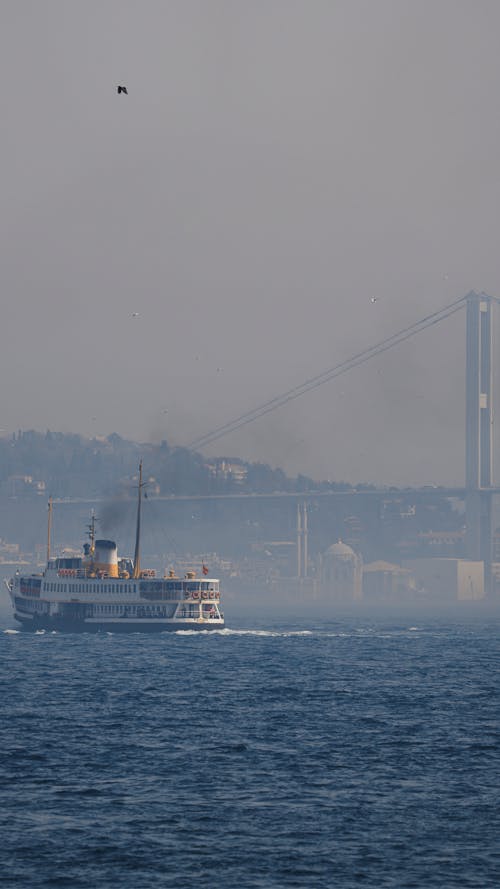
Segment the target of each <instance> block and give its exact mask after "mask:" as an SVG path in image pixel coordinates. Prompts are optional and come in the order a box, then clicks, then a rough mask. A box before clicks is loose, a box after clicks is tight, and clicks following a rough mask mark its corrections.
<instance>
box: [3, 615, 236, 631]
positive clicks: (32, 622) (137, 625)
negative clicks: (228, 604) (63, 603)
mask: <svg viewBox="0 0 500 889" xmlns="http://www.w3.org/2000/svg"><path fill="white" fill-rule="evenodd" d="M14 617H15V619H16V621H18V623H20V624H21V629H22V630H24V631H27V632H30V633H35V632H37V631H40V630H45V631H46V632H49V633H50V632H54V631H55V632H58V633H177V632H179V630H183V631H186V630H190V631H195V632H213V631H214V630H223V629H224V621H223V620H220V621H215V620H211V621H205V620H195V621H182V620H175V621H174V620H165V621H162V620H126V619H125V620H123V619H122V620H116V621H100V620H95V619H94V620H88V619H87V620H85V619H83V620H72V619H69V618H64V617H59V616H54V617H39V616H38V615H35V616H34V617H31V616H25V615H22V614H19V613H16V614H14Z"/></svg>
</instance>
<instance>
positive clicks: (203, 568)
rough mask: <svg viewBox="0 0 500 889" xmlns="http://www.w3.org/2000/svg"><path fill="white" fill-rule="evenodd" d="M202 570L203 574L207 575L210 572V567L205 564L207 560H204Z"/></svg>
mask: <svg viewBox="0 0 500 889" xmlns="http://www.w3.org/2000/svg"><path fill="white" fill-rule="evenodd" d="M201 570H202V571H203V574H204V575H205V576H206V575H207V574H208V568H207V566H206V565H205V562H203V566H202V569H201Z"/></svg>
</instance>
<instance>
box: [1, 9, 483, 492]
mask: <svg viewBox="0 0 500 889" xmlns="http://www.w3.org/2000/svg"><path fill="white" fill-rule="evenodd" d="M0 75H1V77H0V79H1V83H2V89H1V92H0V114H1V122H2V139H1V152H0V158H1V165H0V175H1V202H0V207H1V210H0V220H1V237H0V251H1V256H0V275H1V293H2V305H3V313H2V317H3V321H2V324H1V328H0V337H1V348H0V374H1V379H2V381H3V386H2V391H3V397H2V416H1V418H0V426H1V427H2V428H3V429H4V430H8V431H12V430H15V429H18V428H21V429H27V428H36V429H41V430H44V429H46V428H51V429H54V430H62V431H77V432H82V433H84V434H109V433H110V432H118V433H119V434H121V435H123V436H125V437H130V438H133V439H137V440H159V439H161V438H165V437H166V438H167V439H168V440H169V441H170V442H171V443H175V444H186V443H188V442H189V441H190V440H191V439H193V438H194V437H196V436H198V435H202V434H203V433H205V432H207V431H209V430H210V429H212V428H213V427H214V426H218V425H219V424H221V423H224V422H225V421H227V420H231V419H232V418H233V417H234V416H235V415H238V414H240V413H242V412H244V411H246V410H249V409H251V408H253V407H254V406H256V405H258V404H259V403H261V402H264V401H266V400H268V399H269V398H272V397H273V396H274V395H278V394H280V393H281V392H282V391H285V390H287V389H289V388H291V387H292V386H294V385H298V384H299V383H301V382H302V381H303V380H304V379H306V378H308V377H310V376H313V375H314V374H317V373H320V372H321V371H323V370H324V369H326V368H328V367H330V366H331V365H333V364H336V363H337V362H338V361H341V360H343V359H345V358H348V357H349V356H350V355H351V354H352V353H354V352H358V351H360V350H361V349H363V348H364V347H366V346H369V345H371V344H372V343H374V342H376V341H377V340H379V339H382V338H383V337H385V336H388V335H390V334H391V333H393V332H394V331H396V330H397V329H399V328H400V327H403V326H405V325H407V324H410V323H411V322H413V321H416V320H418V319H419V318H420V317H422V316H423V315H425V314H427V313H428V312H430V311H433V310H434V309H437V308H439V307H440V306H441V305H445V304H446V303H449V302H451V301H452V300H454V299H456V298H458V297H460V296H462V295H465V293H467V292H468V291H469V290H470V289H475V290H484V291H486V292H489V293H491V294H494V295H498V296H500V244H499V232H500V227H499V215H500V114H499V99H498V94H499V83H500V3H498V0H474V2H472V0H341V2H339V0H175V2H171V0H141V2H139V0H43V2H40V0H2V2H1V4H0ZM119 83H123V84H126V85H127V87H128V90H129V95H128V96H118V95H117V93H116V86H117V84H119ZM372 296H375V297H377V302H375V303H372V302H371V297H372ZM134 312H139V317H137V318H133V317H132V313H134ZM495 333H496V334H497V335H500V319H499V320H498V321H497V323H496V326H495ZM463 346H464V317H463V315H459V316H458V317H457V316H454V318H453V319H451V320H450V321H447V322H444V323H443V326H440V327H436V328H433V329H432V330H431V331H429V332H426V333H423V334H420V335H419V336H418V337H417V338H416V339H415V340H413V341H410V342H409V343H406V344H405V345H402V346H400V347H398V348H397V349H396V350H394V351H393V352H391V353H388V354H386V355H384V356H382V357H380V358H379V359H377V360H376V361H374V362H372V363H370V364H368V365H365V366H364V367H362V368H359V369H357V370H355V371H353V372H351V374H349V376H345V377H342V378H340V379H338V380H336V381H334V382H332V383H330V384H327V385H325V386H324V387H322V388H320V389H318V390H316V391H315V392H314V393H311V394H309V395H306V396H305V397H304V398H301V399H299V400H297V401H294V402H293V403H291V404H289V405H287V406H286V407H285V408H283V409H281V410H279V411H277V412H276V413H274V414H272V415H270V416H267V417H266V418H264V419H262V420H259V421H257V422H256V423H255V424H252V425H249V426H246V427H244V428H243V429H242V430H240V431H239V432H237V433H234V434H233V435H231V436H228V437H227V438H225V439H223V440H221V441H219V442H217V443H215V444H213V445H212V446H211V447H210V448H208V449H207V452H206V453H208V454H214V453H217V454H230V455H238V456H241V457H244V458H246V459H259V460H264V461H266V462H270V463H271V464H273V465H281V466H283V467H284V468H285V470H287V471H288V472H291V473H296V472H303V473H306V474H309V475H312V476H313V477H317V478H334V479H348V480H350V481H353V480H359V479H364V480H370V481H377V482H388V483H390V482H395V483H398V482H420V483H432V482H440V483H447V482H450V483H451V482H461V481H462V479H463V438H464V436H463V425H464V404H463V402H464V398H463V392H464V379H463V370H464V368H463V365H464V360H463V352H464V348H463ZM499 382H500V381H499ZM498 388H499V390H500V386H499V387H498ZM499 397H500V391H499ZM499 406H500V405H499ZM499 472H500V467H499Z"/></svg>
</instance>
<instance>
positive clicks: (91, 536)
mask: <svg viewBox="0 0 500 889" xmlns="http://www.w3.org/2000/svg"><path fill="white" fill-rule="evenodd" d="M87 528H88V529H89V530H88V537H89V540H90V556H91V558H92V559H93V558H94V553H95V513H94V510H92V515H91V516H90V525H87Z"/></svg>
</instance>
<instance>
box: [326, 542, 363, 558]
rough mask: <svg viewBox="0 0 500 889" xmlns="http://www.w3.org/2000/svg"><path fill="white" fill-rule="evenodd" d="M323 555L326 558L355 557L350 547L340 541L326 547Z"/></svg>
mask: <svg viewBox="0 0 500 889" xmlns="http://www.w3.org/2000/svg"><path fill="white" fill-rule="evenodd" d="M325 555H327V556H349V557H350V558H352V557H353V556H354V557H355V556H356V553H355V552H354V550H353V549H351V547H350V546H348V545H347V543H342V541H341V540H339V541H338V542H337V543H332V545H331V546H329V547H328V549H327V551H326V553H325Z"/></svg>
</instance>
